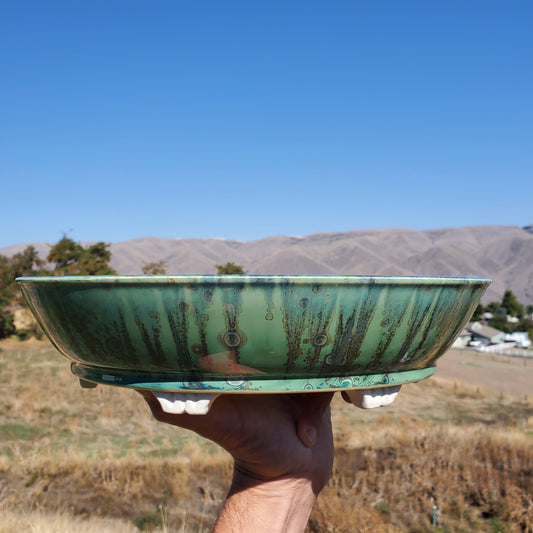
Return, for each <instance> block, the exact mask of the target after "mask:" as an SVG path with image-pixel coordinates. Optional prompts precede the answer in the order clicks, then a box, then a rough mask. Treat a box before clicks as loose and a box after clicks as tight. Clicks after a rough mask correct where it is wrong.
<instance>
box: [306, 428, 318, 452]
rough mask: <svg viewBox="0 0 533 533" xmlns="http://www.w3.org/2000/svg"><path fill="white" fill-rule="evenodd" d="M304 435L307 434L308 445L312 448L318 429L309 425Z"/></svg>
mask: <svg viewBox="0 0 533 533" xmlns="http://www.w3.org/2000/svg"><path fill="white" fill-rule="evenodd" d="M304 435H305V440H306V441H307V447H309V448H310V447H311V446H313V444H314V443H315V440H316V429H315V428H314V427H312V426H309V427H308V428H307V429H306V430H305V432H304Z"/></svg>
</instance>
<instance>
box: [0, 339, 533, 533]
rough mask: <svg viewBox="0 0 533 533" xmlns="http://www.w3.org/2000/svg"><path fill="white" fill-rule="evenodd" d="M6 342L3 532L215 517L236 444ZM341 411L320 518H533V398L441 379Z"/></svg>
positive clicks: (192, 525)
mask: <svg viewBox="0 0 533 533" xmlns="http://www.w3.org/2000/svg"><path fill="white" fill-rule="evenodd" d="M2 347H3V352H2V353H0V378H1V381H0V512H1V513H2V520H1V525H0V533H11V532H15V531H17V532H18V531H21V530H28V531H42V532H51V531H77V532H81V533H83V532H91V533H92V532H93V531H98V532H108V531H109V532H113V533H114V532H123V531H124V532H131V531H187V532H189V531H191V532H202V531H205V532H207V531H209V530H210V527H211V525H212V523H213V521H214V519H215V517H216V514H217V512H218V510H219V508H220V505H221V504H222V502H223V499H224V496H225V493H226V491H227V489H228V487H229V483H230V479H231V470H232V468H231V460H230V457H229V456H228V455H227V454H226V453H225V452H223V451H221V450H220V449H219V448H218V447H216V446H215V445H213V444H212V443H210V442H208V441H206V440H204V439H201V438H199V437H197V436H195V435H194V434H192V433H190V432H187V431H185V430H182V429H180V428H171V427H168V426H165V425H163V424H159V423H157V422H155V421H154V420H153V419H152V417H151V415H150V413H149V410H148V408H147V407H146V405H145V404H144V402H143V401H142V399H141V398H140V397H139V396H138V395H137V394H136V393H135V392H133V391H130V390H124V389H120V388H113V387H102V386H99V387H97V388H96V389H89V390H85V389H81V388H80V387H79V385H78V383H77V380H76V379H75V378H74V376H72V375H71V374H70V371H69V365H68V362H67V361H66V360H64V359H63V358H62V357H61V356H60V355H58V354H57V353H56V352H55V350H53V349H52V348H51V347H50V346H49V345H48V344H46V343H45V342H40V343H37V342H34V341H32V342H27V343H18V342H13V341H8V342H6V341H4V342H3V343H2ZM332 412H333V427H334V431H335V444H336V459H335V466H334V475H333V477H332V479H331V481H330V483H329V484H328V486H327V487H326V489H325V490H324V492H323V493H322V494H321V496H320V498H319V499H318V502H317V504H316V506H315V509H314V510H313V513H312V515H311V519H310V522H309V526H308V531H316V532H324V531H335V532H353V531H372V532H375V531H391V532H392V531H428V532H430V531H431V532H435V531H450V532H451V531H480V532H481V531H496V530H498V531H511V532H512V531H527V530H528V528H530V529H531V528H532V527H533V503H532V501H531V494H533V481H532V476H531V472H533V453H532V452H533V408H532V406H531V404H530V403H529V402H528V401H526V400H524V399H517V398H513V397H504V396H501V395H491V394H490V393H487V392H485V391H481V390H480V389H479V388H477V387H466V386H463V385H461V384H460V383H457V382H455V383H453V382H446V381H442V380H439V379H431V380H427V381H425V382H422V383H418V384H412V385H408V386H404V388H403V390H402V392H401V394H400V395H399V397H398V399H397V401H396V402H395V403H394V404H393V405H392V406H391V407H390V408H387V409H385V410H376V411H361V410H358V409H355V408H354V407H353V406H351V405H348V404H346V403H345V402H343V401H342V399H341V397H340V395H336V396H335V398H334V401H333V404H332ZM434 513H436V514H435V515H434ZM434 519H436V520H437V521H438V527H436V526H434V525H433V520H434Z"/></svg>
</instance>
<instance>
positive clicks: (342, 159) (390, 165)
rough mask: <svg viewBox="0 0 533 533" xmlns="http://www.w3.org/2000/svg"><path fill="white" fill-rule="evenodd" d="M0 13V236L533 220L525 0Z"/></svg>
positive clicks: (532, 72)
mask: <svg viewBox="0 0 533 533" xmlns="http://www.w3.org/2000/svg"><path fill="white" fill-rule="evenodd" d="M0 13H1V15H0V68H1V79H2V83H1V84H0V102H1V105H0V180H1V189H0V212H1V214H2V219H3V223H2V230H1V231H0V247H2V246H8V245H11V244H16V243H21V242H33V241H46V242H56V241H57V240H59V239H60V238H61V236H62V234H63V233H68V234H69V236H70V237H71V238H73V239H74V240H78V241H87V240H104V241H107V242H118V241H122V240H127V239H131V238H136V237H142V236H147V235H153V236H157V237H179V238H182V237H226V238H232V239H240V240H254V239H259V238H262V237H266V236H270V235H279V234H289V235H307V234H309V233H315V232H330V231H346V230H352V229H366V228H389V227H408V228H413V229H428V228H439V227H458V226H465V225H485V224H501V225H518V226H523V225H527V224H531V223H533V208H532V201H533V179H532V178H533V172H532V171H533V127H532V126H533V106H532V101H533V32H532V31H531V28H532V27H533V3H532V2H530V1H526V0H522V1H520V0H517V1H509V2H503V1H498V2H495V1H490V0H483V1H481V0H479V1H476V0H471V1H468V2H465V1H453V0H446V1H438V0H435V1H429V0H426V1H411V0H404V1H402V2H398V1H392V0H391V1H380V0H376V1H374V2H367V1H365V2H363V1H361V2H357V1H351V2H338V1H332V2H317V1H306V2H297V1H293V2H290V1H289V2H287V1H284V2H276V1H270V2H266V1H246V2H244V1H243V2H233V1H226V2H218V1H212V2H207V1H198V2H184V1H177V0H176V1H158V0H154V1H153V2H141V1H135V0H128V1H113V0H107V1H105V2H103V1H97V0H93V1H91V2H78V1H75V2H73V1H68V2H67V1H53V0H51V1H47V2H44V1H39V2H31V1H23V2H9V3H8V2H4V3H3V4H2V7H1V10H0Z"/></svg>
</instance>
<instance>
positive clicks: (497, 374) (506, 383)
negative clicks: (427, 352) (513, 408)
mask: <svg viewBox="0 0 533 533" xmlns="http://www.w3.org/2000/svg"><path fill="white" fill-rule="evenodd" d="M435 377H437V378H439V379H444V380H450V381H454V382H461V383H464V384H467V385H471V386H475V387H479V388H480V389H482V390H484V391H486V392H488V390H490V391H492V392H493V393H496V394H505V395H508V396H516V397H524V396H528V395H529V396H532V395H533V352H532V357H531V358H529V359H526V358H519V357H509V356H505V355H498V354H489V353H482V352H476V351H472V350H450V351H448V352H447V353H446V354H445V355H444V356H443V357H441V358H440V359H439V361H438V363H437V371H436V372H435Z"/></svg>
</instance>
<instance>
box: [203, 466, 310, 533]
mask: <svg viewBox="0 0 533 533" xmlns="http://www.w3.org/2000/svg"><path fill="white" fill-rule="evenodd" d="M315 499H316V495H315V494H314V492H313V487H312V483H311V481H310V480H308V479H305V478H290V477H287V478H282V479H276V480H269V481H258V480H254V479H251V478H249V477H248V476H246V475H243V474H241V473H239V472H237V471H236V473H235V475H234V478H233V483H232V486H231V489H230V491H229V494H228V496H227V498H226V501H225V503H224V507H223V508H222V511H221V512H220V515H219V517H218V520H217V522H216V524H215V527H214V529H213V533H230V532H231V533H234V532H236V531H238V532H239V533H262V532H265V533H267V532H268V533H282V532H283V533H301V532H302V531H304V530H305V527H306V525H307V521H308V520H309V515H310V514H311V509H312V507H313V503H314V502H315Z"/></svg>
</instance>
